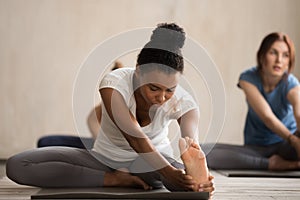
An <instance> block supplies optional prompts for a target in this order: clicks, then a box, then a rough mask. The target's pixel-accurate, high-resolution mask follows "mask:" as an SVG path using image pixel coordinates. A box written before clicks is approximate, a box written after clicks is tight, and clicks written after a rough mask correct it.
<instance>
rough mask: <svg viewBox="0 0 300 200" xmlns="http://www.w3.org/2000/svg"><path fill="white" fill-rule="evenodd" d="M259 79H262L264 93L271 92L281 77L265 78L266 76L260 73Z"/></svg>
mask: <svg viewBox="0 0 300 200" xmlns="http://www.w3.org/2000/svg"><path fill="white" fill-rule="evenodd" d="M261 79H262V83H263V87H264V90H265V91H266V92H271V91H273V90H274V89H275V87H276V86H277V84H278V83H279V82H280V81H281V79H282V77H275V76H267V75H266V74H264V72H263V71H261Z"/></svg>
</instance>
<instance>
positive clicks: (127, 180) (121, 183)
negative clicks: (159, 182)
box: [103, 169, 151, 190]
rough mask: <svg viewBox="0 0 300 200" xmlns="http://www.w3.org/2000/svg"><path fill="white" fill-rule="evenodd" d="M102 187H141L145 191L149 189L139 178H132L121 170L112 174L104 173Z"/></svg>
mask: <svg viewBox="0 0 300 200" xmlns="http://www.w3.org/2000/svg"><path fill="white" fill-rule="evenodd" d="M103 185H104V186H113V187H142V188H144V189H145V190H150V189H151V187H150V186H149V185H147V184H146V183H145V182H144V181H143V180H142V179H141V178H139V177H137V176H133V175H131V174H130V173H128V172H125V171H124V170H123V169H122V170H116V171H114V172H106V174H105V176H104V184H103Z"/></svg>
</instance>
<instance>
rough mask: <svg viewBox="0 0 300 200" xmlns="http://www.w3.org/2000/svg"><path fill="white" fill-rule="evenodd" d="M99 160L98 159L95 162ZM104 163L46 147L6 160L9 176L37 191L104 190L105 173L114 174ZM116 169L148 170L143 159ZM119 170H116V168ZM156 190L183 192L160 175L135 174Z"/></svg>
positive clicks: (67, 149) (89, 153) (85, 152)
mask: <svg viewBox="0 0 300 200" xmlns="http://www.w3.org/2000/svg"><path fill="white" fill-rule="evenodd" d="M96 157H97V158H96ZM99 159H100V160H101V159H103V157H101V155H99V154H97V153H96V152H93V151H89V150H86V149H78V148H72V147H44V148H38V149H33V150H29V151H25V152H23V153H20V154H17V155H15V156H13V157H11V158H9V159H8V160H7V164H6V173H7V176H8V177H9V178H10V179H11V180H13V181H15V182H17V183H19V184H24V185H31V186H37V187H45V188H51V187H101V186H103V180H104V174H105V172H111V171H114V169H113V168H110V167H108V166H107V165H105V164H103V163H102V162H100V161H99ZM166 159H167V160H168V161H169V162H170V163H171V165H173V166H174V167H176V168H178V169H179V168H180V169H183V168H184V166H183V165H182V164H181V163H178V162H176V161H175V160H173V159H171V158H167V157H166ZM116 164H118V166H117V168H122V167H126V168H128V169H129V170H130V169H138V168H141V167H143V166H146V164H145V162H144V161H143V160H142V159H139V158H138V159H136V160H135V161H133V162H130V163H126V162H125V163H116ZM115 169H116V168H115ZM133 175H136V176H138V177H140V178H141V179H142V180H144V181H145V182H146V183H147V184H148V185H150V186H152V187H153V188H161V187H163V186H165V187H166V188H167V189H169V190H170V191H181V190H183V189H182V188H178V187H176V186H174V185H172V183H170V182H169V181H168V180H166V179H164V178H163V177H162V176H160V175H159V174H158V172H155V171H152V172H147V173H135V174H133Z"/></svg>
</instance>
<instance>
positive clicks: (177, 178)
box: [160, 166, 196, 191]
mask: <svg viewBox="0 0 300 200" xmlns="http://www.w3.org/2000/svg"><path fill="white" fill-rule="evenodd" d="M160 171H161V174H162V175H163V176H164V177H165V178H166V179H167V180H168V181H170V182H171V183H173V184H174V185H176V186H178V187H181V188H183V189H184V190H187V191H188V190H193V188H194V187H195V184H196V182H195V181H194V180H193V178H192V176H190V175H187V174H185V173H184V170H183V169H177V168H175V167H173V166H167V167H164V168H163V169H161V170H160Z"/></svg>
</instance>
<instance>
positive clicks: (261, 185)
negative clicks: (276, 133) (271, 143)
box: [0, 162, 300, 200]
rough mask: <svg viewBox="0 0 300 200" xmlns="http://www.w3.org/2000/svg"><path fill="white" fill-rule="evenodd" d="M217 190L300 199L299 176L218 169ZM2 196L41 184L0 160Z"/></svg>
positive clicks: (242, 199)
mask: <svg viewBox="0 0 300 200" xmlns="http://www.w3.org/2000/svg"><path fill="white" fill-rule="evenodd" d="M211 173H212V174H213V175H214V176H215V180H214V182H215V186H216V191H215V194H214V197H213V199H217V200H218V199H220V200H227V199H236V200H237V199H239V200H248V199H249V200H250V199H251V200H253V199H255V200H269V199H272V200H274V199H275V200H299V199H300V179H299V178H290V179H287V178H228V177H225V176H223V175H221V174H219V173H217V172H215V171H211ZM0 176H1V178H0V199H1V200H2V199H3V200H4V199H5V200H25V199H30V196H31V194H33V193H35V192H37V191H38V190H39V188H35V187H28V186H22V185H18V184H16V183H14V182H12V181H11V180H9V179H8V178H7V177H6V176H5V170H4V162H0Z"/></svg>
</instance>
